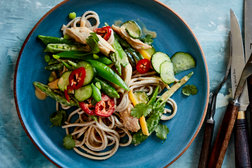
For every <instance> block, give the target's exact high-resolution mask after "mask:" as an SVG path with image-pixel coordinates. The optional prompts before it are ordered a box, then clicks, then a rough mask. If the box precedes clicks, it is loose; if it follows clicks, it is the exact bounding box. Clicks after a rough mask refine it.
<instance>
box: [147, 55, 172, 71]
mask: <svg viewBox="0 0 252 168" xmlns="http://www.w3.org/2000/svg"><path fill="white" fill-rule="evenodd" d="M165 61H168V62H171V59H170V57H169V56H168V55H167V54H165V53H162V52H156V53H155V54H153V55H152V57H151V64H152V67H153V68H154V70H155V71H156V72H157V73H160V65H161V64H162V63H163V62H165Z"/></svg>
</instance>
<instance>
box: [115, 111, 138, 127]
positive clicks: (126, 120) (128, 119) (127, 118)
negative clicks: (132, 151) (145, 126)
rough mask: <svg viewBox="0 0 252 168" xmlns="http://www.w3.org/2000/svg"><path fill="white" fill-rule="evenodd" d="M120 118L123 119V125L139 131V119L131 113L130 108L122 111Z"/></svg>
mask: <svg viewBox="0 0 252 168" xmlns="http://www.w3.org/2000/svg"><path fill="white" fill-rule="evenodd" d="M120 118H121V119H122V121H123V126H124V127H125V128H127V129H128V130H130V131H131V132H137V131H138V130H140V125H139V122H138V119H137V118H135V117H132V116H131V115H130V108H128V109H126V110H125V111H123V112H120Z"/></svg>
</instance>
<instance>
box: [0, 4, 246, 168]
mask: <svg viewBox="0 0 252 168" xmlns="http://www.w3.org/2000/svg"><path fill="white" fill-rule="evenodd" d="M161 1H162V2H164V3H165V4H166V5H168V6H169V7H171V8H172V9H173V10H174V11H175V12H177V13H178V14H179V15H180V16H181V17H182V18H183V19H184V20H185V21H186V22H187V23H188V24H189V26H190V27H191V28H192V30H193V32H194V33H195V35H196V37H197V38H198V40H199V43H200V44H201V46H202V48H203V51H204V53H205V56H206V60H207V64H208V70H209V75H210V89H211V90H212V89H213V88H215V87H216V86H217V84H218V83H219V81H220V80H221V79H222V77H223V75H224V73H225V72H224V71H225V67H226V62H227V56H228V46H229V45H228V33H229V30H230V28H229V10H230V8H232V9H233V10H234V11H235V13H236V15H237V17H238V19H239V22H240V23H241V22H242V7H243V3H242V1H241V0H232V1H230V0H222V1H219V0H211V1H207V0H203V1H199V0H176V1H174V0H173V1H172V0H161ZM59 2H61V0H1V1H0V11H1V19H0V37H1V40H0V46H1V47H0V72H1V78H0V93H1V96H0V162H1V163H0V167H3V168H7V167H55V166H54V165H53V164H52V163H51V162H50V161H48V160H47V159H46V158H45V157H44V156H43V155H42V154H41V153H40V152H39V151H38V150H37V149H36V147H35V146H34V145H33V144H32V142H31V141H30V139H29V138H28V137H27V135H26V133H25V132H24V130H23V128H22V126H21V124H20V122H19V119H18V116H17V112H16V108H15V103H14V98H13V81H14V79H13V78H14V70H15V66H16V61H17V57H18V53H19V50H20V49H21V46H22V44H23V42H24V40H25V38H26V36H27V35H28V33H29V31H30V30H31V29H32V27H33V26H34V25H35V24H36V22H37V21H38V20H39V19H40V18H41V17H42V16H43V15H44V14H45V13H46V12H47V11H48V10H50V9H51V8H52V7H53V6H55V5H56V4H58V3H59ZM24 96H25V95H24ZM229 98H230V81H228V82H227V84H226V85H225V86H224V87H223V88H222V90H221V92H220V94H219V95H218V99H217V107H218V108H217V112H216V127H215V130H217V129H218V127H219V123H220V121H221V119H222V117H223V113H224V110H225V108H226V105H227V103H228V99H229ZM215 135H216V132H215V133H214V137H215ZM202 139H203V131H202V129H201V131H200V133H199V134H198V136H197V137H196V139H195V140H194V142H193V143H192V145H191V146H190V147H189V148H188V150H187V151H186V152H185V153H184V154H183V155H182V156H181V157H180V158H179V159H178V160H177V161H176V162H175V163H174V164H172V165H171V167H197V164H198V160H199V155H200V149H201V143H202ZM223 167H228V168H232V167H235V159H234V143H233V137H232V138H231V142H230V144H229V148H228V150H227V153H226V157H225V160H224V163H223Z"/></svg>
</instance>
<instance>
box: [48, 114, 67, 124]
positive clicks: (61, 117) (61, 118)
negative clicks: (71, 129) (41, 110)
mask: <svg viewBox="0 0 252 168" xmlns="http://www.w3.org/2000/svg"><path fill="white" fill-rule="evenodd" d="M65 121H66V112H65V111H64V110H60V111H56V112H54V113H52V114H51V115H50V122H51V123H52V126H61V125H62V124H63V123H64V122H65Z"/></svg>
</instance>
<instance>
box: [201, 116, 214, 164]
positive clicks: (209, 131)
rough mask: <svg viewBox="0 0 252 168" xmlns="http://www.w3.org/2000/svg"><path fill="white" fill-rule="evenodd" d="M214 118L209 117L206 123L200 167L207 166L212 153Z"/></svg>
mask: <svg viewBox="0 0 252 168" xmlns="http://www.w3.org/2000/svg"><path fill="white" fill-rule="evenodd" d="M213 130H214V120H210V119H208V120H207V122H206V125H205V132H204V138H203V143H202V148H201V153H200V160H199V166H198V167H199V168H207V162H208V158H209V154H210V146H211V142H212V137H213Z"/></svg>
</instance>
